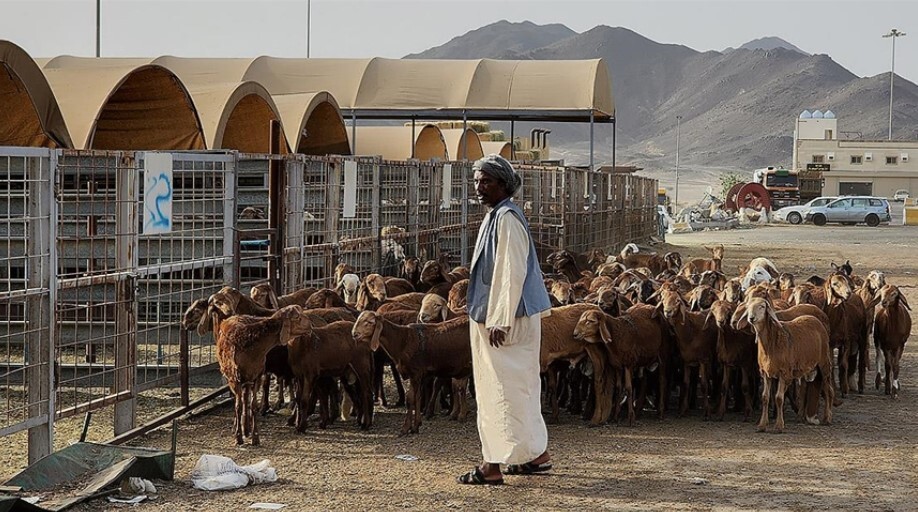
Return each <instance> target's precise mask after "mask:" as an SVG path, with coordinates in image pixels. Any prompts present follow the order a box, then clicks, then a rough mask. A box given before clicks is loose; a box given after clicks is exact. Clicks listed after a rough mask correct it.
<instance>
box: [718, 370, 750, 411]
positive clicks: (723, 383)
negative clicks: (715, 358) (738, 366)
mask: <svg viewBox="0 0 918 512" xmlns="http://www.w3.org/2000/svg"><path fill="white" fill-rule="evenodd" d="M732 371H733V367H732V366H730V365H728V364H725V365H724V374H723V377H722V378H721V380H720V404H719V405H718V406H717V420H718V421H723V420H724V414H725V413H726V412H727V395H729V394H730V373H731V372H732ZM743 382H745V381H743Z"/></svg>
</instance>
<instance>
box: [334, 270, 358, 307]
mask: <svg viewBox="0 0 918 512" xmlns="http://www.w3.org/2000/svg"><path fill="white" fill-rule="evenodd" d="M359 288H360V277H358V276H357V274H344V275H343V276H342V277H341V280H340V281H338V286H337V290H338V293H341V294H343V295H342V298H343V299H344V302H346V303H348V304H350V305H352V306H353V305H355V304H357V290H358V289H359Z"/></svg>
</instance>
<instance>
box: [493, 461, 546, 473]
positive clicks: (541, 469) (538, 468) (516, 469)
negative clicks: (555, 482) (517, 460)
mask: <svg viewBox="0 0 918 512" xmlns="http://www.w3.org/2000/svg"><path fill="white" fill-rule="evenodd" d="M546 471H551V461H549V462H543V463H541V464H533V463H532V462H527V463H525V464H510V465H509V466H507V470H506V471H504V473H506V474H508V475H534V474H536V473H545V472H546Z"/></svg>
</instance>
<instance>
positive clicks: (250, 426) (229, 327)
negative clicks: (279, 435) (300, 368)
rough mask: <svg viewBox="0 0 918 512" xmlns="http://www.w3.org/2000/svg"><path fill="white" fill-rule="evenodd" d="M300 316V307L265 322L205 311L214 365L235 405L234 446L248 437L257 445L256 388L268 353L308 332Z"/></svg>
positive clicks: (307, 325) (288, 308) (306, 323)
mask: <svg viewBox="0 0 918 512" xmlns="http://www.w3.org/2000/svg"><path fill="white" fill-rule="evenodd" d="M302 312H303V311H302V309H301V308H300V307H299V306H287V307H286V308H284V309H281V310H279V311H277V312H276V313H274V314H273V315H272V316H270V317H268V318H257V317H252V316H245V315H243V316H232V317H229V318H225V317H224V316H223V314H222V312H220V311H219V309H218V308H216V307H211V308H209V310H208V314H209V315H211V324H212V325H213V330H214V337H215V338H216V342H217V362H218V363H219V365H220V372H221V373H222V374H223V376H224V377H225V378H226V381H227V384H228V385H229V388H230V391H232V393H233V397H234V400H235V404H236V405H235V415H234V417H233V434H234V435H235V437H236V444H237V445H241V444H242V443H243V438H244V437H251V438H252V445H254V446H257V445H258V444H259V442H260V441H259V437H258V423H257V421H256V419H255V413H254V411H253V409H254V402H255V389H256V388H255V386H256V385H257V383H258V382H259V381H260V379H261V378H262V375H263V373H264V370H265V356H266V355H267V354H268V351H269V350H271V349H272V348H273V347H276V346H278V345H283V344H285V343H287V342H288V341H289V340H291V339H292V338H294V337H296V336H298V335H300V334H302V333H304V332H306V331H307V330H308V328H309V325H310V324H309V320H308V319H307V318H306V317H305V316H304V315H303V314H302Z"/></svg>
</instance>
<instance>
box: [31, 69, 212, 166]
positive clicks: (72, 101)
mask: <svg viewBox="0 0 918 512" xmlns="http://www.w3.org/2000/svg"><path fill="white" fill-rule="evenodd" d="M43 71H44V74H45V77H47V79H48V83H49V84H51V89H52V90H53V91H54V95H55V96H56V97H57V100H58V103H59V104H60V106H61V112H62V113H63V115H64V120H65V121H66V122H67V127H68V128H69V129H70V134H71V136H72V137H73V144H74V147H75V148H77V149H137V150H144V149H148V150H170V149H171V150H176V149H178V150H186V149H188V150H190V149H205V148H206V143H205V140H204V134H203V131H202V128H201V122H200V120H199V119H198V113H197V111H196V110H195V108H194V106H193V102H192V101H191V98H190V97H189V94H188V91H187V90H186V89H185V87H184V85H183V84H182V82H181V81H180V80H179V79H178V78H177V77H176V76H175V75H174V74H173V73H172V72H170V71H169V70H167V69H166V68H164V67H162V66H158V65H151V64H149V60H146V59H91V58H80V57H57V58H54V59H51V60H49V61H48V62H47V63H46V64H45V66H44V69H43Z"/></svg>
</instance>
